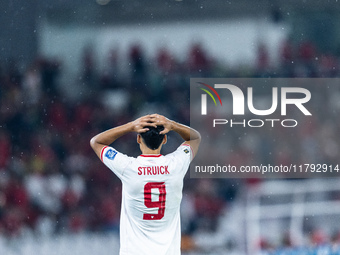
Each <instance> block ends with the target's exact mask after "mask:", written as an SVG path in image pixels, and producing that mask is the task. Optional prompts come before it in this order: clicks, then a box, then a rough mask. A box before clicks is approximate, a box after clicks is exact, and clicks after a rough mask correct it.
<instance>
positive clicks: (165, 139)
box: [162, 135, 168, 144]
mask: <svg viewBox="0 0 340 255" xmlns="http://www.w3.org/2000/svg"><path fill="white" fill-rule="evenodd" d="M167 141H168V137H167V135H164V137H163V142H162V144H166V142H167Z"/></svg>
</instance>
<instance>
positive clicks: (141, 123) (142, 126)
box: [132, 115, 157, 133]
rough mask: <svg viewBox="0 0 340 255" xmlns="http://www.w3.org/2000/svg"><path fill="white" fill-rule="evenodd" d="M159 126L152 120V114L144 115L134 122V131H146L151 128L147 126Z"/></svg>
mask: <svg viewBox="0 0 340 255" xmlns="http://www.w3.org/2000/svg"><path fill="white" fill-rule="evenodd" d="M150 126H151V127H157V125H156V124H155V123H153V121H152V117H151V115H145V116H142V117H140V118H138V119H136V120H135V121H133V122H132V131H134V132H137V133H144V132H146V131H148V130H149V128H147V127H150Z"/></svg>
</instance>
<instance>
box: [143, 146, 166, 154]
mask: <svg viewBox="0 0 340 255" xmlns="http://www.w3.org/2000/svg"><path fill="white" fill-rule="evenodd" d="M159 154H161V148H158V149H156V150H151V149H149V148H143V149H142V155H159Z"/></svg>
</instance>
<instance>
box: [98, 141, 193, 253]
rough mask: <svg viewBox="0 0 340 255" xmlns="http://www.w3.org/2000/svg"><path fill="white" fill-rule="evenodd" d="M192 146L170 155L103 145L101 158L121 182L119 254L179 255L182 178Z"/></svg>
mask: <svg viewBox="0 0 340 255" xmlns="http://www.w3.org/2000/svg"><path fill="white" fill-rule="evenodd" d="M191 159H192V150H191V148H190V146H189V145H187V144H182V145H181V146H179V147H178V148H177V150H176V151H174V152H173V153H170V154H168V155H165V156H163V155H140V156H139V157H137V158H133V157H128V156H126V155H124V154H122V153H120V152H118V151H116V150H115V149H113V148H112V147H108V146H106V147H104V148H103V149H102V152H101V160H102V161H103V162H104V164H105V165H106V166H107V167H108V168H110V169H111V170H112V172H114V173H115V174H116V175H117V176H118V178H119V179H120V180H121V181H122V184H123V185H122V187H123V190H122V206H121V215H120V255H126V254H128V255H132V254H136V255H137V254H138V255H144V254H145V255H152V254H157V255H175V254H176V255H178V254H180V241H181V228H180V203H181V200H182V188H183V178H184V176H185V174H186V172H187V170H188V167H189V164H190V161H191Z"/></svg>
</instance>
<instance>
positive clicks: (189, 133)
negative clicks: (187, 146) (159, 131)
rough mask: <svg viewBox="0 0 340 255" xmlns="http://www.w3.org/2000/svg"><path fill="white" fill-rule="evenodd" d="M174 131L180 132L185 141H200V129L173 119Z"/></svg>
mask: <svg viewBox="0 0 340 255" xmlns="http://www.w3.org/2000/svg"><path fill="white" fill-rule="evenodd" d="M172 131H175V132H176V133H178V134H179V135H180V136H181V137H182V138H183V139H184V141H200V140H201V135H200V133H199V132H198V131H196V130H195V129H193V128H190V127H188V126H186V125H183V124H180V123H177V122H175V121H172Z"/></svg>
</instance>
